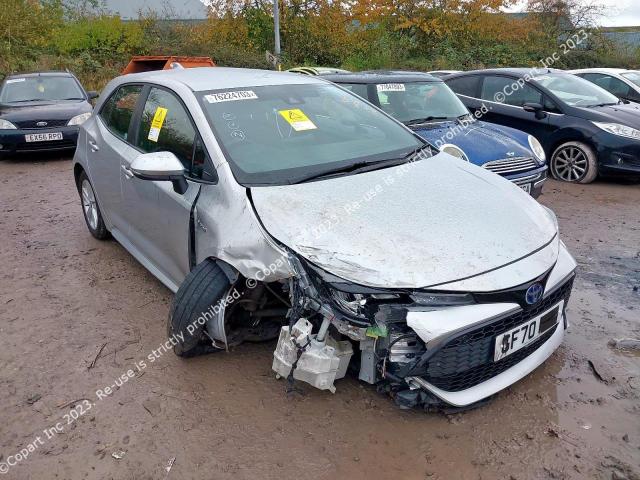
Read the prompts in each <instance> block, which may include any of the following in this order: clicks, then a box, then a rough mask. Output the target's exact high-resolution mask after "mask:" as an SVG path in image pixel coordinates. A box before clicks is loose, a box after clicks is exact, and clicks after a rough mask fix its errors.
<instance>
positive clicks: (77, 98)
mask: <svg viewBox="0 0 640 480" xmlns="http://www.w3.org/2000/svg"><path fill="white" fill-rule="evenodd" d="M61 100H84V98H82V97H70V98H62V99H61Z"/></svg>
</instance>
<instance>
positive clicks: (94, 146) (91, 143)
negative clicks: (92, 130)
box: [89, 140, 100, 152]
mask: <svg viewBox="0 0 640 480" xmlns="http://www.w3.org/2000/svg"><path fill="white" fill-rule="evenodd" d="M89 147H90V148H91V151H92V152H97V151H98V150H100V147H99V146H98V144H97V143H96V142H94V141H93V140H89Z"/></svg>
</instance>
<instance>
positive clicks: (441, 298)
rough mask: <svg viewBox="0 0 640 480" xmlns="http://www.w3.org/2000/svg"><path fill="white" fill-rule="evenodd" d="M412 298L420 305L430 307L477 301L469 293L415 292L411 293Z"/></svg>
mask: <svg viewBox="0 0 640 480" xmlns="http://www.w3.org/2000/svg"><path fill="white" fill-rule="evenodd" d="M411 299H412V300H413V301H414V302H416V303H417V304H418V305H426V306H429V307H454V306H458V305H470V304H472V303H475V300H474V299H473V296H472V295H471V294H469V293H430V292H415V293H412V294H411Z"/></svg>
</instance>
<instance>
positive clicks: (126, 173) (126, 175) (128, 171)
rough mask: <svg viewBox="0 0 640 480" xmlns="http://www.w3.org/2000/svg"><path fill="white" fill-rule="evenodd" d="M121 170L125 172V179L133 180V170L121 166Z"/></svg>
mask: <svg viewBox="0 0 640 480" xmlns="http://www.w3.org/2000/svg"><path fill="white" fill-rule="evenodd" d="M120 168H121V169H122V171H123V172H124V176H125V178H127V179H129V178H133V172H132V171H131V169H130V168H129V167H127V166H126V165H121V166H120Z"/></svg>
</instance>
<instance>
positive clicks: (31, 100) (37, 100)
mask: <svg viewBox="0 0 640 480" xmlns="http://www.w3.org/2000/svg"><path fill="white" fill-rule="evenodd" d="M41 101H44V100H43V99H42V98H28V99H26V100H12V101H10V102H7V103H24V102H41Z"/></svg>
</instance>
